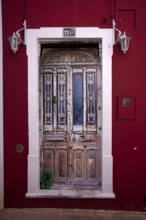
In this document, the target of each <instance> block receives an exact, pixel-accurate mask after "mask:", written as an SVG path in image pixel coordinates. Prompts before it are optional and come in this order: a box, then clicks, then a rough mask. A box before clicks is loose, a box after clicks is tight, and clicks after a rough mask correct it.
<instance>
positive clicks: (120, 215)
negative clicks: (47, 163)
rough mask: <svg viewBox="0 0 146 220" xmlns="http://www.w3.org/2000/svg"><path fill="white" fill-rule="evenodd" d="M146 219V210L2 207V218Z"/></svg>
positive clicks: (28, 219)
mask: <svg viewBox="0 0 146 220" xmlns="http://www.w3.org/2000/svg"><path fill="white" fill-rule="evenodd" d="M80 219H81V220H146V212H127V211H125V212H122V211H97V210H80V209H1V210H0V220H80Z"/></svg>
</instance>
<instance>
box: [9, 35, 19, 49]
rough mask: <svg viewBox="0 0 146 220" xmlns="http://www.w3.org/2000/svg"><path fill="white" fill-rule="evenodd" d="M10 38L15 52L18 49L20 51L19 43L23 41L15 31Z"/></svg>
mask: <svg viewBox="0 0 146 220" xmlns="http://www.w3.org/2000/svg"><path fill="white" fill-rule="evenodd" d="M8 40H9V43H10V47H11V50H13V51H14V53H16V51H18V48H19V44H20V42H21V40H20V38H19V36H17V35H16V34H15V33H13V36H11V37H9V38H8Z"/></svg>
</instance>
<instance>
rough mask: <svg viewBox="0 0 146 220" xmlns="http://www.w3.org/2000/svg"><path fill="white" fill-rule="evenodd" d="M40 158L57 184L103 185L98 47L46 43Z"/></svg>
mask: <svg viewBox="0 0 146 220" xmlns="http://www.w3.org/2000/svg"><path fill="white" fill-rule="evenodd" d="M40 69H41V71H40V152H41V153H40V162H41V169H43V168H44V167H45V168H46V169H48V170H50V171H51V172H52V173H53V178H54V181H53V186H52V189H97V188H98V187H100V185H101V149H100V146H101V114H100V109H101V76H100V67H99V61H98V50H97V49H96V48H92V49H86V48H82V49H44V50H43V51H42V57H41V63H40Z"/></svg>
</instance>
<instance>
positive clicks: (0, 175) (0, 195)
mask: <svg viewBox="0 0 146 220" xmlns="http://www.w3.org/2000/svg"><path fill="white" fill-rule="evenodd" d="M2 51H3V47H2V4H1V0H0V209H2V208H3V207H4V164H3V163H4V158H3V52H2Z"/></svg>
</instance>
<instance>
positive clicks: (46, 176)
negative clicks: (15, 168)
mask: <svg viewBox="0 0 146 220" xmlns="http://www.w3.org/2000/svg"><path fill="white" fill-rule="evenodd" d="M52 184H53V174H52V172H51V171H49V170H47V169H43V170H42V172H41V175H40V189H50V188H51V186H52Z"/></svg>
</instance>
